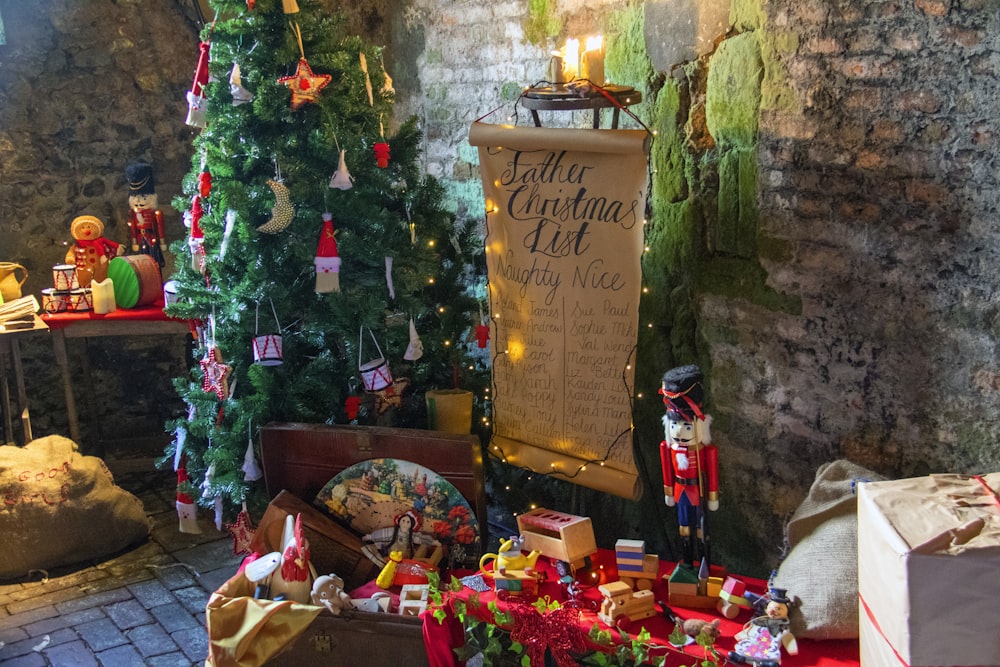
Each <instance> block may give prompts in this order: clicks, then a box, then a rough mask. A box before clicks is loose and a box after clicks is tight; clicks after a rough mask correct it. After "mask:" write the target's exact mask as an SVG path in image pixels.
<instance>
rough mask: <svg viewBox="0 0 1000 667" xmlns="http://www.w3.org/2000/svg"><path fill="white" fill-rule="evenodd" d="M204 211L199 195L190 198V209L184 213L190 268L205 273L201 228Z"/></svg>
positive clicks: (203, 237)
mask: <svg viewBox="0 0 1000 667" xmlns="http://www.w3.org/2000/svg"><path fill="white" fill-rule="evenodd" d="M203 215H204V211H203V209H202V207H201V195H195V196H194V197H192V198H191V211H190V212H189V213H188V214H187V215H185V218H187V220H188V227H190V232H189V233H188V249H189V250H190V251H191V268H192V269H194V270H195V271H197V272H198V273H201V274H204V273H205V232H204V231H202V229H201V218H202V216H203Z"/></svg>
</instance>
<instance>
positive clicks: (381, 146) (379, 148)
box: [373, 141, 389, 169]
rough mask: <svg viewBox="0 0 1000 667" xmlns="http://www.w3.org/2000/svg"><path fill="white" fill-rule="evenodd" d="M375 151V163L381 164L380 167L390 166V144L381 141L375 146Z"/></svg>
mask: <svg viewBox="0 0 1000 667" xmlns="http://www.w3.org/2000/svg"><path fill="white" fill-rule="evenodd" d="M373 149H374V151H375V164H377V165H378V166H379V168H380V169H385V168H386V167H388V166H389V144H387V143H385V142H384V141H380V142H378V143H377V144H375V146H374V147H373Z"/></svg>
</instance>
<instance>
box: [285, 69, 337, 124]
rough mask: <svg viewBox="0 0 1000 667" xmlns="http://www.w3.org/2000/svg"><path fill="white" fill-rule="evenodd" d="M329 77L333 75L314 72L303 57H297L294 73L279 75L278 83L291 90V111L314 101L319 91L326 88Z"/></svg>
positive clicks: (317, 97)
mask: <svg viewBox="0 0 1000 667" xmlns="http://www.w3.org/2000/svg"><path fill="white" fill-rule="evenodd" d="M331 79H333V77H332V76H330V75H329V74H314V73H313V71H312V67H310V66H309V62H308V61H307V60H306V59H305V58H299V67H298V69H296V70H295V74H292V75H291V76H283V77H281V78H280V79H278V83H280V84H282V85H284V86H287V87H288V89H289V90H290V91H292V111H298V110H299V109H300V108H302V106H303V105H305V104H308V103H309V102H316V101H317V100H318V99H319V91H321V90H323V89H324V88H326V86H327V84H328V83H330V80H331Z"/></svg>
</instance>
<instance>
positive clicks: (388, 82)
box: [382, 59, 396, 95]
mask: <svg viewBox="0 0 1000 667" xmlns="http://www.w3.org/2000/svg"><path fill="white" fill-rule="evenodd" d="M382 75H383V76H384V77H385V82H384V83H383V84H382V94H383V95H395V94H396V89H395V88H393V87H392V77H391V76H389V73H388V72H387V71H385V59H382Z"/></svg>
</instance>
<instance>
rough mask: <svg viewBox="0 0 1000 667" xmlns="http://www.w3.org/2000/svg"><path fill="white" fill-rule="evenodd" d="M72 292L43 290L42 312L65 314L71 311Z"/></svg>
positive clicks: (50, 288) (52, 289)
mask: <svg viewBox="0 0 1000 667" xmlns="http://www.w3.org/2000/svg"><path fill="white" fill-rule="evenodd" d="M69 295H70V292H68V291H62V290H57V289H55V288H53V287H46V288H45V289H43V290H42V310H44V311H45V312H46V313H65V312H66V311H67V310H69Z"/></svg>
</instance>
